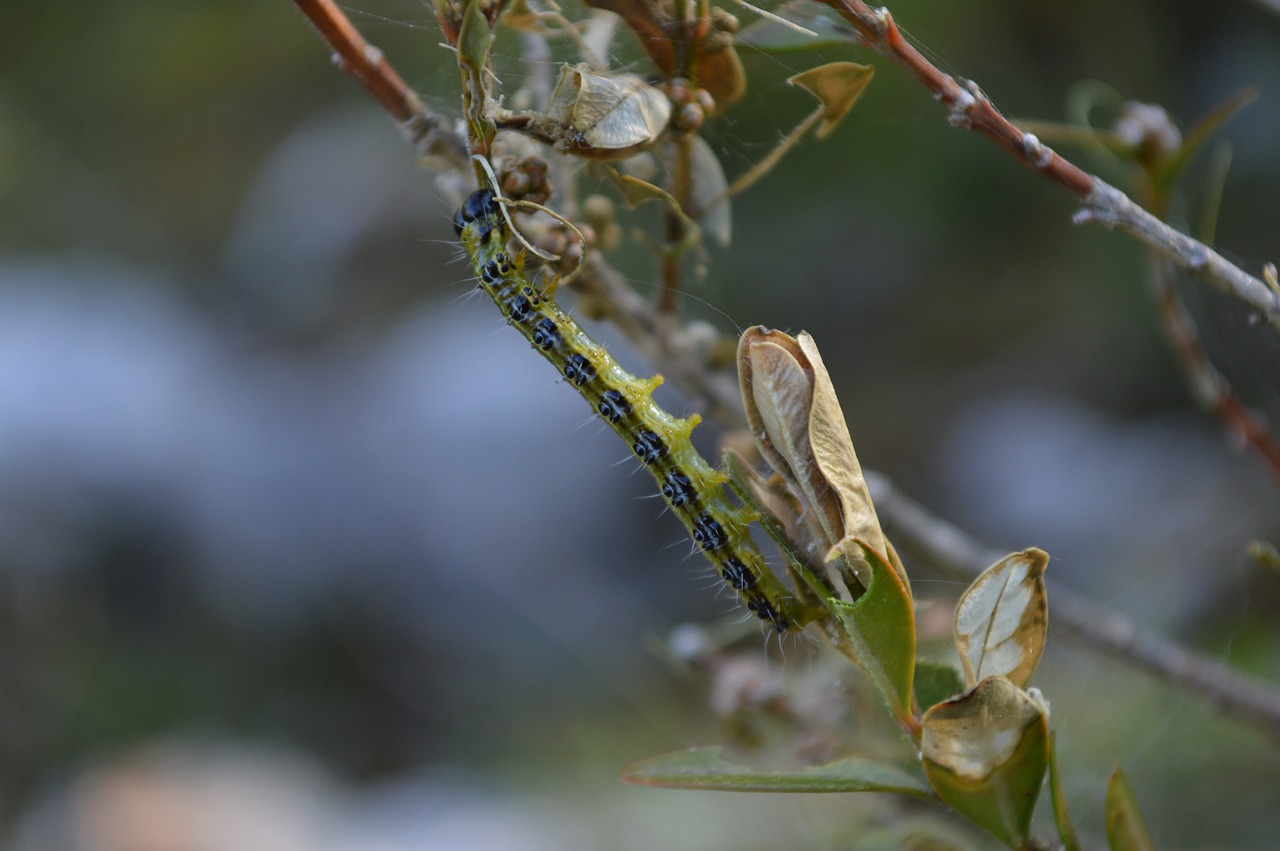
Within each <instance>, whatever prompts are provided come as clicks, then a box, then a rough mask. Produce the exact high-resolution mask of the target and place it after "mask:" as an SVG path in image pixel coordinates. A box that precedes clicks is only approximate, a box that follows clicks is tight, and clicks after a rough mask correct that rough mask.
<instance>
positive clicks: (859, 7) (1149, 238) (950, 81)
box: [816, 0, 1280, 328]
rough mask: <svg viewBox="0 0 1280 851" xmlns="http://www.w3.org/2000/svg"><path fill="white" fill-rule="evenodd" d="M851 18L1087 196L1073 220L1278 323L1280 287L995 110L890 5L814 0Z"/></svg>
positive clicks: (975, 126)
mask: <svg viewBox="0 0 1280 851" xmlns="http://www.w3.org/2000/svg"><path fill="white" fill-rule="evenodd" d="M816 2H819V3H823V4H824V5H827V6H830V7H832V8H833V9H835V10H836V11H837V12H838V13H839V14H840V15H841V17H843V18H844V19H845V20H847V21H848V22H849V23H851V24H852V25H853V26H854V27H855V28H856V29H857V31H858V34H859V35H860V36H861V37H862V40H863V41H864V43H865V44H866V45H867V46H868V47H870V48H872V49H874V50H876V51H878V52H879V53H882V54H883V55H885V56H887V57H888V58H889V59H891V60H892V61H893V62H894V63H896V64H897V65H899V66H901V67H902V68H904V69H906V71H907V72H908V73H909V74H911V76H912V77H914V78H915V79H916V80H917V81H918V82H919V83H920V84H921V85H922V86H924V87H925V88H926V89H928V90H929V91H930V92H932V93H933V96H934V97H935V98H936V99H937V100H938V101H939V102H941V103H942V104H943V105H944V106H946V107H947V108H948V109H950V110H951V123H952V124H954V125H955V126H957V127H966V128H969V129H971V130H976V131H978V132H979V133H981V134H983V135H984V136H987V137H988V138H990V139H992V140H993V141H995V142H996V144H998V145H999V146H1000V147H1002V148H1004V149H1005V150H1006V151H1008V152H1009V153H1010V154H1012V155H1013V156H1014V157H1015V158H1016V159H1017V160H1018V161H1019V162H1021V163H1022V164H1023V165H1025V166H1027V167H1028V168H1030V169H1031V170H1032V171H1035V172H1038V173H1040V174H1042V175H1044V176H1045V177H1046V178H1048V179H1049V180H1051V181H1053V182H1054V183H1056V184H1058V185H1059V186H1061V187H1063V188H1064V189H1066V190H1067V191H1069V192H1071V193H1072V194H1073V195H1075V196H1076V197H1078V198H1080V199H1081V200H1082V201H1084V203H1085V208H1084V209H1083V210H1081V211H1080V212H1079V213H1077V214H1076V217H1075V222H1076V223H1077V224H1081V223H1084V222H1096V223H1098V224H1101V225H1104V226H1106V227H1110V228H1113V229H1115V230H1121V231H1124V232H1125V233H1128V234H1131V235H1133V236H1136V237H1137V238H1138V239H1139V240H1141V241H1142V242H1145V243H1146V244H1147V245H1149V246H1150V247H1151V248H1154V249H1155V250H1156V251H1158V252H1160V253H1161V254H1163V255H1165V256H1166V257H1168V258H1169V259H1170V260H1172V261H1173V262H1174V263H1176V264H1177V265H1178V266H1180V267H1181V268H1183V269H1186V270H1187V271H1188V272H1191V273H1192V274H1194V275H1197V276H1199V277H1201V278H1203V279H1204V280H1205V281H1207V282H1208V283H1210V284H1212V285H1213V286H1215V287H1218V288H1219V289H1221V290H1223V291H1224V292H1226V293H1228V294H1230V295H1232V296H1234V297H1235V298H1238V299H1240V300H1241V301H1243V302H1244V303H1246V304H1248V305H1249V306H1251V307H1253V308H1255V309H1256V310H1258V312H1259V313H1261V314H1262V316H1263V317H1265V318H1266V320H1267V321H1268V322H1270V323H1271V324H1272V325H1273V326H1275V327H1276V328H1280V294H1277V293H1275V292H1272V291H1271V290H1270V289H1268V288H1267V286H1266V285H1265V284H1263V282H1262V281H1260V280H1259V279H1258V278H1255V277H1254V276H1252V275H1250V274H1248V273H1247V272H1245V271H1243V270H1242V269H1240V268H1239V267H1237V266H1234V265H1232V264H1231V263H1229V262H1228V261H1227V260H1226V259H1225V258H1223V257H1222V256H1221V255H1220V254H1218V253H1217V252H1215V251H1214V250H1213V249H1211V248H1209V247H1208V246H1207V245H1205V244H1204V243H1201V242H1198V241H1196V240H1194V239H1192V238H1191V237H1189V236H1186V235H1185V234H1182V233H1179V232H1178V231H1176V230H1174V229H1173V228H1171V227H1169V226H1168V225H1166V224H1165V223H1164V222H1162V221H1160V220H1159V219H1157V218H1156V217H1155V216H1152V215H1151V214H1150V213H1148V212H1147V211H1145V210H1143V209H1142V208H1141V207H1139V206H1138V205H1137V204H1135V203H1134V202H1133V201H1132V200H1130V199H1129V198H1128V196H1126V195H1125V194H1124V193H1123V192H1121V191H1120V190H1119V189H1116V188H1115V187H1112V186H1109V185H1107V184H1106V183H1105V182H1104V181H1102V180H1101V179H1099V178H1098V177H1095V176H1093V175H1090V174H1087V173H1085V172H1084V171H1083V170H1082V169H1080V168H1079V167H1078V166H1076V165H1074V164H1072V163H1071V162H1070V161H1068V160H1066V159H1064V158H1063V157H1061V156H1060V155H1058V154H1057V153H1055V152H1054V151H1053V150H1052V149H1050V148H1049V147H1048V146H1046V145H1044V144H1043V143H1042V142H1041V141H1040V140H1039V139H1038V138H1036V136H1035V135H1034V134H1032V133H1028V132H1026V131H1025V130H1023V129H1019V128H1018V127H1016V126H1015V125H1014V124H1013V123H1012V122H1010V121H1009V120H1008V119H1007V118H1005V117H1004V116H1003V115H1001V114H1000V113H999V111H998V110H996V108H995V106H994V105H993V104H992V103H991V101H990V100H989V99H988V98H987V97H986V95H984V94H983V93H982V90H981V89H980V88H978V86H977V84H975V83H974V82H972V81H968V80H967V81H965V82H964V84H963V85H961V84H960V83H959V82H957V81H956V79H955V78H954V77H952V76H951V75H950V74H946V73H944V72H942V71H941V70H939V69H938V67H937V66H935V65H934V64H933V63H931V62H930V61H929V60H928V59H926V58H924V56H923V55H921V53H920V51H918V50H916V48H915V47H914V46H912V45H911V43H910V42H908V41H907V40H906V39H905V38H904V37H903V36H902V33H901V32H899V31H898V26H897V24H895V23H894V21H893V17H892V16H891V15H890V14H889V11H888V10H887V9H874V10H873V9H872V8H871V7H870V6H868V5H867V4H866V3H863V2H862V0H816Z"/></svg>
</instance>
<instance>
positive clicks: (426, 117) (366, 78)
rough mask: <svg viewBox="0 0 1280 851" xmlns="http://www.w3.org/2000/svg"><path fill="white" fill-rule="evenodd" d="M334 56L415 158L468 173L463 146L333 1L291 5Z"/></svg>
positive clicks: (304, 0) (301, 1)
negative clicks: (444, 162)
mask: <svg viewBox="0 0 1280 851" xmlns="http://www.w3.org/2000/svg"><path fill="white" fill-rule="evenodd" d="M293 2H294V5H296V6H297V7H298V9H299V10H301V12H302V14H304V15H306V16H307V19H308V20H309V21H311V23H312V25H313V26H314V27H315V28H316V30H317V31H319V33H320V36H321V38H323V39H324V40H325V41H326V42H327V43H328V44H329V46H330V47H331V48H333V52H334V61H335V62H336V63H337V64H338V67H340V68H341V69H342V70H344V71H346V72H347V73H348V74H350V75H351V76H353V77H355V78H356V79H357V80H359V81H360V84H361V85H363V86H364V87H365V89H366V90H368V92H369V94H371V95H373V98H374V100H376V101H377V102H378V103H380V104H381V105H382V108H383V109H385V110H386V111H387V112H388V113H390V115H391V117H392V118H394V119H395V120H396V122H397V123H398V124H399V125H400V131H401V132H402V133H403V134H404V136H405V138H406V139H408V140H409V144H411V145H413V148H414V150H415V151H417V153H418V155H419V156H433V157H441V158H443V159H445V160H447V161H448V162H449V164H450V165H451V166H453V167H454V168H457V169H460V170H461V169H469V167H470V162H469V160H468V157H467V146H466V143H465V142H463V140H462V138H461V137H460V136H458V134H457V133H455V132H454V130H453V128H452V127H451V126H450V124H449V122H448V121H447V120H446V119H444V118H441V117H440V116H438V115H436V114H435V113H433V112H432V111H431V110H429V109H427V107H426V104H424V103H423V102H422V99H421V98H419V97H418V95H417V94H416V93H415V92H414V91H413V90H412V89H410V88H409V87H408V85H406V84H405V82H404V80H402V79H401V78H400V75H399V74H397V73H396V72H395V70H394V69H393V68H392V67H391V66H390V65H389V64H388V63H387V60H386V58H385V57H384V56H383V55H382V51H380V50H378V48H376V47H374V46H373V45H372V44H369V43H368V42H367V41H365V40H364V37H363V36H361V35H360V33H359V32H358V31H357V30H356V28H355V27H354V26H353V25H352V24H351V21H350V20H348V19H347V16H346V15H344V14H343V13H342V10H340V9H339V8H338V7H337V6H336V5H334V3H333V0H293Z"/></svg>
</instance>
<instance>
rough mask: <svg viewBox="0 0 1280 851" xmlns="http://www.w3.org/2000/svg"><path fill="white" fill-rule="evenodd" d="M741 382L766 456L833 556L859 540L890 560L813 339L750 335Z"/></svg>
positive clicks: (741, 348)
mask: <svg viewBox="0 0 1280 851" xmlns="http://www.w3.org/2000/svg"><path fill="white" fill-rule="evenodd" d="M738 380H739V382H740V384H741V387H742V399H743V402H744V404H745V405H746V411H747V422H748V424H749V425H750V426H751V431H752V434H753V435H754V436H755V438H756V442H757V444H758V445H759V447H760V452H761V454H762V455H764V457H765V460H767V461H768V462H769V464H770V466H772V467H773V468H774V470H776V471H777V472H778V474H779V475H781V476H782V477H783V479H785V480H786V481H787V482H788V484H790V485H791V486H792V487H793V488H794V489H795V490H796V492H797V493H799V494H801V495H803V497H804V499H805V501H806V502H807V503H808V505H809V508H810V510H812V511H814V512H815V514H816V516H817V519H818V522H819V523H820V524H821V526H822V528H823V531H824V533H825V536H826V541H825V542H824V543H825V544H826V546H827V548H828V549H829V548H832V547H835V546H836V545H838V544H840V542H842V541H844V540H846V539H852V538H857V539H860V540H862V541H865V542H866V543H867V544H868V545H870V546H871V547H872V548H874V549H875V550H877V551H878V552H880V553H885V554H887V552H888V545H887V543H886V541H885V537H884V532H883V531H881V529H880V521H879V520H878V519H877V517H876V509H875V506H874V505H873V504H872V502H871V495H870V494H869V493H868V492H867V484H866V480H865V479H864V478H863V475H862V467H861V465H860V464H859V463H858V456H857V455H856V454H855V453H854V451H853V439H852V438H851V437H850V436H849V429H848V426H846V425H845V420H844V411H842V410H841V408H840V402H839V400H838V399H837V398H836V393H835V388H834V387H833V386H832V384H831V377H830V375H828V373H827V369H826V366H824V365H823V363H822V357H821V355H819V354H818V347H817V344H815V343H814V341H813V338H812V337H810V336H809V335H808V334H805V333H801V334H800V335H799V337H792V336H790V335H789V334H784V333H783V332H781V331H771V330H769V329H767V328H764V327H762V326H757V327H755V328H748V329H747V330H746V332H744V333H743V335H742V339H741V341H740V342H739V344H738Z"/></svg>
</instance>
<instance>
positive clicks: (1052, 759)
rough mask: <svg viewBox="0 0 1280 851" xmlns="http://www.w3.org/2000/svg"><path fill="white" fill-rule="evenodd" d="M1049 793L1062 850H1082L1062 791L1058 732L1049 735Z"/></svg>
mask: <svg viewBox="0 0 1280 851" xmlns="http://www.w3.org/2000/svg"><path fill="white" fill-rule="evenodd" d="M1049 794H1050V795H1051V796H1052V798H1053V820H1054V823H1055V824H1057V826H1058V838H1059V839H1061V840H1062V851H1080V840H1079V839H1078V838H1077V837H1076V829H1075V827H1074V826H1073V825H1072V824H1071V813H1069V812H1067V796H1066V795H1065V794H1064V793H1063V791H1062V777H1061V776H1060V775H1059V773H1058V734H1057V733H1051V734H1050V735H1049Z"/></svg>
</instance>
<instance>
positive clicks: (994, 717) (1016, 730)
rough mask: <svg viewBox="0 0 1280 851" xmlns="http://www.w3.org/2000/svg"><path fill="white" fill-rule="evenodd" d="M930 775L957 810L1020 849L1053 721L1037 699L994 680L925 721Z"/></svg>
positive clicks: (940, 706) (947, 702) (924, 755)
mask: <svg viewBox="0 0 1280 851" xmlns="http://www.w3.org/2000/svg"><path fill="white" fill-rule="evenodd" d="M922 725H923V735H922V736H921V740H920V746H921V752H922V754H921V756H922V761H923V764H924V773H925V777H926V778H928V780H929V784H930V785H931V786H933V788H934V791H936V792H937V793H938V797H940V798H942V800H943V801H945V802H947V804H948V805H950V806H951V807H952V809H954V810H955V811H956V812H958V813H960V814H961V815H963V816H964V817H965V818H967V819H969V820H970V821H972V822H973V823H975V824H977V825H979V826H980V827H982V828H984V829H985V830H988V831H990V832H991V833H992V834H993V835H995V836H997V837H999V838H1000V839H1001V840H1003V841H1004V842H1006V843H1008V844H1009V845H1010V846H1017V845H1019V844H1021V843H1022V842H1023V841H1024V840H1025V839H1026V836H1027V833H1028V832H1029V830H1030V828H1031V816H1032V814H1033V813H1034V811H1035V805H1036V798H1037V797H1038V796H1039V794H1040V786H1041V784H1042V782H1043V780H1044V773H1045V769H1046V767H1047V766H1048V762H1049V719H1048V717H1047V715H1046V711H1045V707H1044V705H1043V703H1042V702H1041V701H1038V700H1037V699H1036V698H1035V697H1034V696H1033V695H1032V694H1028V693H1027V692H1024V691H1023V690H1022V689H1020V688H1018V687H1017V686H1015V685H1014V684H1013V683H1011V682H1009V681H1008V680H1007V679H1005V678H1004V677H988V678H987V679H985V680H983V681H982V682H980V683H978V685H976V686H974V687H973V688H972V689H970V690H969V691H967V692H965V693H964V694H961V695H957V696H956V697H953V698H951V699H950V700H945V701H943V702H942V703H939V704H938V705H936V706H934V707H933V708H932V709H930V710H929V711H928V712H926V713H925V714H924V718H923V719H922Z"/></svg>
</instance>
